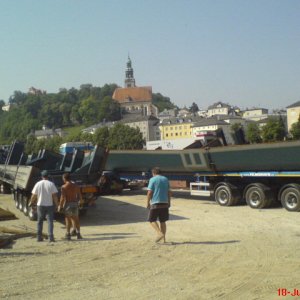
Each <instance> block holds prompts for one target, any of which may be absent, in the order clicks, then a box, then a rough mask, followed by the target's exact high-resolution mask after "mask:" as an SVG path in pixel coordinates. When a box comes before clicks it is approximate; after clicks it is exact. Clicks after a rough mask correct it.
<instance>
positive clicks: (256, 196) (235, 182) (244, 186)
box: [190, 171, 300, 211]
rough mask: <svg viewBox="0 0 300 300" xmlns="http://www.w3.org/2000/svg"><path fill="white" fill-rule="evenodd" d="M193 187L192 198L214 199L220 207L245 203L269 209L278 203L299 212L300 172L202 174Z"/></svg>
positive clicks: (191, 186)
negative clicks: (195, 196)
mask: <svg viewBox="0 0 300 300" xmlns="http://www.w3.org/2000/svg"><path fill="white" fill-rule="evenodd" d="M195 176H196V178H197V180H196V182H192V183H190V192H191V195H198V196H207V197H208V196H213V197H214V199H215V201H216V202H217V203H218V204H219V205H221V206H233V205H237V204H239V203H241V202H242V201H246V203H247V205H249V206H250V207H251V208H267V207H270V206H272V205H273V204H274V203H276V202H277V201H279V202H281V204H282V206H283V207H284V208H285V209H287V210H288V211H300V171H280V172H278V171H262V172H252V171H249V172H219V173H215V172H211V173H210V172H199V173H197V174H195Z"/></svg>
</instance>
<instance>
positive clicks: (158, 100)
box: [152, 93, 176, 112]
mask: <svg viewBox="0 0 300 300" xmlns="http://www.w3.org/2000/svg"><path fill="white" fill-rule="evenodd" d="M152 103H153V104H154V105H155V106H156V107H157V108H158V110H159V111H160V112H161V111H163V110H165V109H172V108H176V105H174V104H173V103H172V102H171V100H170V98H169V97H164V96H163V95H162V94H160V93H157V94H155V93H153V94H152Z"/></svg>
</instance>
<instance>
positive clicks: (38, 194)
mask: <svg viewBox="0 0 300 300" xmlns="http://www.w3.org/2000/svg"><path fill="white" fill-rule="evenodd" d="M41 175H42V180H40V181H38V182H37V183H36V184H35V186H34V187H33V190H32V196H31V203H34V202H37V218H38V221H37V241H38V242H42V241H43V236H42V233H43V221H44V219H45V216H47V220H48V235H49V242H55V240H54V236H53V218H54V209H55V206H56V207H57V205H58V198H57V188H56V186H55V184H54V183H53V182H51V181H50V180H49V179H48V172H47V171H46V170H44V171H42V172H41ZM54 205H55V206H54Z"/></svg>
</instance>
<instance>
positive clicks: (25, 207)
mask: <svg viewBox="0 0 300 300" xmlns="http://www.w3.org/2000/svg"><path fill="white" fill-rule="evenodd" d="M22 203H23V204H22V205H23V209H22V210H23V213H24V215H25V216H28V198H27V197H25V196H24V197H23V201H22Z"/></svg>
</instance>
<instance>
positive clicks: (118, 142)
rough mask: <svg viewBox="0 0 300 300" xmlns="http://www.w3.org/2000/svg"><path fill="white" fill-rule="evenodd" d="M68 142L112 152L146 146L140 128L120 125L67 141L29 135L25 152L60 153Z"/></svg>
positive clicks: (80, 134)
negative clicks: (102, 148) (60, 148)
mask: <svg viewBox="0 0 300 300" xmlns="http://www.w3.org/2000/svg"><path fill="white" fill-rule="evenodd" d="M66 142H85V143H91V144H93V145H99V146H101V147H104V148H109V149H111V150H133V149H142V148H143V146H144V145H145V140H144V138H143V135H142V133H141V132H140V129H139V128H132V127H129V126H127V125H124V124H121V123H118V124H115V125H114V126H113V127H112V128H108V127H101V128H98V129H97V130H96V132H95V133H94V134H89V133H82V132H80V133H78V134H74V135H72V136H68V137H67V138H65V139H63V138H61V137H59V136H55V137H52V138H49V139H36V138H35V137H34V136H33V135H29V137H28V139H27V141H26V145H25V151H26V152H27V153H28V154H30V153H37V152H38V151H39V150H40V149H47V150H50V151H55V152H59V146H60V145H61V144H63V143H66Z"/></svg>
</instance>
